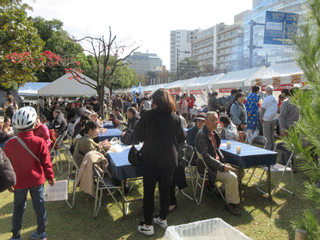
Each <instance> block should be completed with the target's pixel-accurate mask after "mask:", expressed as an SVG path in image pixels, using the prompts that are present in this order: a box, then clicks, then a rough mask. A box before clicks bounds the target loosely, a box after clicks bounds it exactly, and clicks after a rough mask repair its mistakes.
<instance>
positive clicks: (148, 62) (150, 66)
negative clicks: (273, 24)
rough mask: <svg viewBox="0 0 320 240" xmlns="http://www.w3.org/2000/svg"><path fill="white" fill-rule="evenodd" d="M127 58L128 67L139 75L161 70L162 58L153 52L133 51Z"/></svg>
mask: <svg viewBox="0 0 320 240" xmlns="http://www.w3.org/2000/svg"><path fill="white" fill-rule="evenodd" d="M127 60H128V62H129V67H130V68H132V69H133V70H135V71H136V72H137V73H138V74H139V75H145V74H146V73H147V72H149V71H150V72H155V71H161V67H162V60H161V58H160V57H158V56H157V54H155V53H141V52H134V53H133V54H132V55H131V56H129V57H128V59H127Z"/></svg>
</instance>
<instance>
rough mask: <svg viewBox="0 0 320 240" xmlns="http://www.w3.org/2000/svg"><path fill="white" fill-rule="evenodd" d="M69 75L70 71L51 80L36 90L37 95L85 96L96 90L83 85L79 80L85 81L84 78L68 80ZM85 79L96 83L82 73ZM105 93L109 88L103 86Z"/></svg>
mask: <svg viewBox="0 0 320 240" xmlns="http://www.w3.org/2000/svg"><path fill="white" fill-rule="evenodd" d="M69 77H72V75H71V74H70V73H67V74H65V75H63V76H62V77H60V78H58V79H57V80H55V81H53V82H52V83H50V84H49V85H47V86H45V87H43V88H41V89H40V90H39V91H38V95H39V96H63V97H73V96H85V95H96V94H97V91H96V90H95V89H93V88H91V87H89V86H87V85H84V84H82V83H80V82H83V83H85V81H84V80H80V82H78V81H77V80H75V79H72V80H70V79H69ZM82 77H84V78H85V79H86V80H87V81H89V82H90V83H92V84H94V85H97V83H96V81H94V80H92V79H91V78H89V77H87V76H85V75H83V74H82ZM105 93H109V89H108V88H105Z"/></svg>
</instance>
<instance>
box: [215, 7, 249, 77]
mask: <svg viewBox="0 0 320 240" xmlns="http://www.w3.org/2000/svg"><path fill="white" fill-rule="evenodd" d="M250 13H251V10H247V11H244V12H242V13H239V14H237V15H235V16H234V24H232V25H229V26H227V25H225V26H224V28H223V29H221V30H220V31H218V33H217V63H216V67H217V68H218V69H219V70H221V71H223V70H227V71H230V70H231V71H232V70H239V69H240V64H239V63H240V61H241V59H242V58H243V29H244V18H245V16H246V15H248V14H250Z"/></svg>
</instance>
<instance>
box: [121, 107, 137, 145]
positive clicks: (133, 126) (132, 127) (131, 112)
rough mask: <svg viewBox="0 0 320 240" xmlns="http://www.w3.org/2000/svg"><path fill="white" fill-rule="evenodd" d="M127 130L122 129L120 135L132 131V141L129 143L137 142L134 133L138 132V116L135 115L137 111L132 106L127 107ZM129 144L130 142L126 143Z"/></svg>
mask: <svg viewBox="0 0 320 240" xmlns="http://www.w3.org/2000/svg"><path fill="white" fill-rule="evenodd" d="M127 119H128V122H127V124H126V125H127V127H128V128H127V130H126V131H124V132H123V133H122V134H121V136H122V137H124V135H125V134H126V132H132V137H131V138H132V142H131V144H132V143H133V144H137V143H138V142H137V141H136V140H135V139H136V138H135V134H136V133H137V132H138V131H137V126H138V123H139V120H140V118H139V117H138V116H137V111H136V110H135V109H134V108H133V107H129V108H128V110H127ZM128 145H130V144H128Z"/></svg>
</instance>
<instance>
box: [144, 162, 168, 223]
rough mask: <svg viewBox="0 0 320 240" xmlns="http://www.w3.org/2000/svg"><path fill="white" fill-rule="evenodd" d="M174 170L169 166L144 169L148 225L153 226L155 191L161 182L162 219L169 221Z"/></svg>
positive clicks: (145, 218)
mask: <svg viewBox="0 0 320 240" xmlns="http://www.w3.org/2000/svg"><path fill="white" fill-rule="evenodd" d="M173 171H174V168H171V167H168V166H161V167H157V166H148V167H145V168H144V169H143V192H144V197H143V211H144V220H145V224H146V225H152V220H153V211H154V191H155V187H156V183H157V182H159V193H160V218H161V219H162V220H165V219H167V215H168V211H169V206H170V184H171V182H172V175H173Z"/></svg>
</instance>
